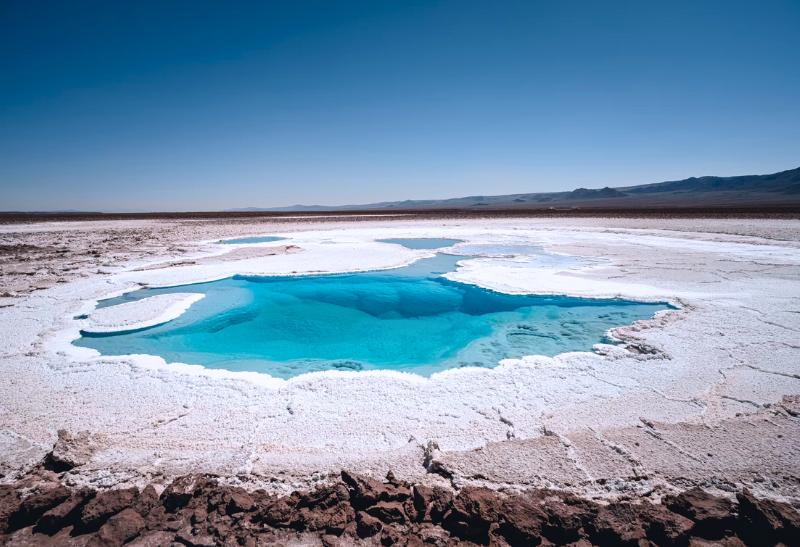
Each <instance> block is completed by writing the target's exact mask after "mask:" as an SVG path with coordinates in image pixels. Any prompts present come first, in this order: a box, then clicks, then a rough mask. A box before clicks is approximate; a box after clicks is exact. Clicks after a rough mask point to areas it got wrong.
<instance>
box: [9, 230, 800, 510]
mask: <svg viewBox="0 0 800 547" xmlns="http://www.w3.org/2000/svg"><path fill="white" fill-rule="evenodd" d="M248 235H277V236H283V237H287V238H288V240H287V241H281V242H280V243H279V244H278V243H275V244H264V245H263V247H264V248H277V247H280V248H281V249H282V251H281V252H276V253H274V254H273V253H272V252H266V251H260V252H259V251H255V252H254V251H247V252H240V253H238V254H234V255H231V254H230V253H231V247H232V246H231V245H224V246H223V245H219V244H217V243H216V242H218V241H219V240H220V239H221V238H224V237H236V236H248ZM409 237H444V238H455V239H462V240H465V241H467V242H468V243H471V244H476V243H477V244H480V243H492V244H531V245H541V246H543V247H545V248H546V249H547V250H548V251H551V252H555V253H562V254H565V255H572V256H579V257H585V258H587V259H591V260H587V261H585V263H583V264H582V265H580V266H576V265H574V264H573V265H572V266H569V267H567V268H566V269H552V268H550V269H541V268H537V267H535V265H532V264H526V263H524V262H520V261H513V260H496V259H484V258H481V259H467V258H465V260H463V261H462V262H461V263H460V267H459V269H458V270H457V271H456V272H454V273H451V274H448V277H450V278H451V279H454V280H458V281H463V282H469V283H474V284H477V285H480V286H483V287H486V288H491V289H494V290H499V291H503V292H511V293H522V292H535V293H540V294H566V295H572V296H586V297H614V296H620V297H626V298H632V299H639V300H646V301H657V300H661V301H669V302H672V303H673V304H675V305H676V306H678V308H679V309H678V310H676V311H670V312H662V313H659V314H658V315H657V316H656V317H655V318H654V319H653V320H650V321H643V322H638V323H636V324H634V325H631V326H627V327H622V328H618V329H615V330H614V331H613V332H612V333H611V334H612V336H613V337H614V338H616V339H618V340H619V341H620V342H621V343H620V344H619V345H598V346H597V347H596V348H595V352H592V353H589V352H582V353H569V354H562V355H559V356H557V357H554V358H548V357H536V356H531V357H526V358H523V359H518V360H505V361H504V362H502V364H500V365H499V366H498V367H496V368H494V369H475V368H473V369H456V370H448V371H445V372H442V373H438V374H435V375H433V376H432V377H430V378H423V377H421V376H415V375H411V374H404V373H399V372H388V371H387V372H381V371H371V372H341V371H336V372H319V373H313V374H308V375H302V376H299V377H295V378H292V379H290V380H282V379H277V378H272V377H269V376H266V375H261V374H256V373H232V372H226V371H222V370H211V369H204V368H202V367H199V366H193V365H185V364H184V365H180V364H174V363H171V364H168V363H165V362H164V361H163V360H161V359H159V358H156V357H152V356H128V357H124V358H115V357H104V356H99V355H97V353H96V352H94V351H92V350H87V349H84V348H77V347H75V346H73V345H72V344H71V343H70V342H71V340H72V339H74V338H75V337H77V336H78V331H79V328H81V324H82V323H81V321H82V320H80V319H75V317H76V316H80V315H82V314H91V313H92V312H93V310H94V306H95V302H96V301H97V300H98V299H101V298H106V297H109V296H113V295H119V294H121V293H123V292H125V291H128V290H131V289H134V288H138V287H141V286H143V285H146V286H168V285H180V284H185V283H191V282H198V281H208V280H213V279H220V278H224V277H227V276H230V275H234V274H255V275H264V274H270V275H293V274H302V273H321V272H342V271H364V270H371V269H382V268H393V267H399V266H403V265H406V264H409V263H411V262H413V261H414V260H416V259H417V258H419V257H424V256H430V255H431V252H430V251H424V250H422V251H414V250H410V249H404V248H401V247H398V246H396V245H390V244H384V243H377V242H375V240H376V239H385V238H409ZM0 239H2V244H3V245H4V246H8V247H4V248H10V249H12V250H11V251H8V252H6V254H5V256H3V261H2V263H0V267H2V274H3V281H2V283H3V286H2V288H1V289H0V294H3V295H4V296H3V297H2V298H0V306H2V307H0V373H1V374H2V378H3V381H2V382H0V424H1V427H2V430H0V472H2V473H3V474H5V475H6V477H7V478H13V477H15V476H17V475H19V474H20V473H21V472H23V471H25V470H26V469H28V468H30V466H32V465H34V464H35V463H36V462H38V461H39V460H40V459H41V458H42V456H43V455H44V454H45V453H46V452H47V451H49V450H50V449H51V447H52V445H53V443H54V441H55V439H56V432H57V430H58V429H66V430H68V431H70V432H72V433H75V434H77V433H79V432H82V431H86V432H88V434H87V435H86V436H84V437H82V439H83V441H82V442H83V443H84V444H85V446H84V448H86V449H87V452H88V453H90V454H91V456H90V457H88V458H87V461H86V462H85V463H84V464H83V465H80V466H78V467H76V468H75V469H73V470H72V471H70V473H69V474H68V480H70V481H72V482H73V483H75V484H86V483H91V484H94V485H100V486H113V485H123V484H127V483H136V484H143V483H144V482H153V481H158V480H164V481H166V480H168V479H169V478H172V477H174V476H178V475H181V474H186V473H190V472H209V473H216V474H220V475H223V476H227V477H229V478H230V480H231V481H234V482H242V483H244V484H247V485H252V486H256V485H257V486H267V487H269V488H271V489H275V490H288V489H291V488H295V487H302V486H307V485H309V484H311V483H314V482H318V481H324V480H326V478H327V477H329V476H331V474H333V473H336V472H338V470H339V469H341V468H348V469H353V470H357V471H359V472H364V473H373V474H376V475H383V474H385V473H386V471H387V470H389V469H391V470H392V471H393V472H394V473H395V474H396V475H397V476H398V477H402V478H407V479H409V480H416V481H431V482H437V481H449V482H451V483H453V484H454V485H457V486H461V485H465V484H483V485H488V486H492V487H495V488H511V489H515V488H525V487H541V486H548V487H556V488H562V489H566V490H571V491H576V492H581V493H583V494H586V495H590V496H619V495H625V494H626V493H638V494H652V495H659V494H660V493H663V492H666V491H670V490H673V489H677V488H686V487H687V486H690V485H700V486H704V487H706V488H712V489H719V490H729V491H732V490H734V489H736V488H741V487H742V486H747V487H749V488H752V489H754V490H755V491H757V492H761V493H763V494H765V495H766V494H768V495H771V496H778V497H784V498H790V499H793V500H795V501H796V500H798V499H800V493H799V491H798V487H797V485H798V480H799V479H800V440H799V439H800V435H799V434H798V433H800V431H799V429H800V428H799V427H798V424H799V423H800V422H798V412H800V408H799V406H800V405H799V404H798V396H800V222H798V221H790V220H712V219H701V220H679V219H671V220H664V219H513V220H512V219H496V220H490V219H482V220H470V221H464V220H416V219H408V220H392V221H387V220H381V219H374V220H369V221H361V222H347V221H343V220H338V219H328V220H327V221H326V222H318V221H308V220H307V219H306V220H305V221H303V220H301V219H286V220H282V221H278V220H265V221H255V220H248V221H241V220H238V221H237V220H230V221H220V220H215V221H200V220H198V221H179V220H147V221H115V222H111V221H109V222H79V223H39V224H30V225H6V226H0ZM289 246H291V249H290V248H289ZM223 247H224V248H223ZM248 247H250V248H253V249H255V248H257V247H261V245H259V246H248ZM166 304H167V303H163V302H162V303H160V304H159V305H154V306H152V308H151V309H150V310H149V311H148V309H147V306H146V305H144V306H143V305H141V304H140V305H139V306H138V308H137V310H136V314H135V323H136V324H152V321H154V320H159V321H161V320H164V318H165V317H174V315H175V313H176V312H175V309H174V308H172V309H171V311H170V313H169V314H168V315H164V314H165V307H169V306H166ZM168 304H169V305H170V306H172V305H174V304H176V303H175V302H169V303H168ZM178 304H181V303H180V302H178ZM109 310H110V308H109ZM109 313H111V312H109ZM107 319H108V318H107ZM108 321H111V320H110V319H108Z"/></svg>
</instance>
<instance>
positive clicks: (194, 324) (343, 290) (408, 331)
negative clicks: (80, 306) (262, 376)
mask: <svg viewBox="0 0 800 547" xmlns="http://www.w3.org/2000/svg"><path fill="white" fill-rule="evenodd" d="M463 259H464V257H463V256H453V255H446V254H437V255H436V256H435V257H432V258H428V259H423V260H419V261H417V262H415V263H414V264H412V265H410V266H407V267H405V268H398V269H393V270H385V271H375V272H366V273H357V274H342V275H318V276H292V277H244V276H235V277H232V278H228V279H223V280H220V281H214V282H210V283H201V284H194V285H185V286H180V287H170V288H162V289H143V290H139V291H135V292H132V293H128V294H126V295H124V296H122V297H118V298H115V299H113V300H110V301H105V302H103V303H102V304H104V305H114V304H118V303H121V302H126V301H131V300H137V299H139V298H145V297H148V296H154V295H156V294H163V293H168V292H201V293H204V294H205V295H206V298H204V299H203V300H201V301H199V302H198V303H196V304H194V305H193V306H192V307H191V308H190V309H189V311H188V312H186V313H185V314H184V315H183V316H181V317H179V318H178V319H175V320H173V321H170V322H168V323H165V324H163V325H160V326H156V327H151V328H146V329H142V330H139V331H133V332H126V333H117V334H105V335H89V334H85V333H84V335H83V336H82V337H81V338H80V339H78V340H77V341H76V342H75V343H76V344H77V345H79V346H83V347H90V348H94V349H97V350H98V351H99V352H100V353H102V354H104V355H126V354H152V355H159V356H161V357H163V358H164V359H165V360H167V361H168V362H183V363H193V364H201V365H205V366H207V367H213V368H224V369H228V370H235V371H242V370H246V371H257V372H264V373H268V374H270V375H272V376H277V377H281V378H289V377H292V376H296V375H298V374H302V373H305V372H311V371H316V370H331V369H339V370H368V369H392V370H401V371H409V372H416V373H419V374H426V375H427V374H430V373H433V372H436V371H440V370H444V369H448V368H453V367H463V366H480V367H492V366H495V365H496V364H497V362H498V361H499V360H501V359H504V358H507V357H521V356H524V355H532V354H541V355H555V354H558V353H562V352H565V351H577V350H590V349H591V347H592V345H593V344H595V343H597V342H600V341H603V339H604V333H605V332H606V331H607V330H608V329H609V328H611V327H614V326H620V325H625V324H629V323H631V322H633V321H635V320H637V319H644V318H648V317H651V316H652V315H653V314H654V313H655V312H657V311H658V310H662V309H665V308H667V307H668V306H667V305H666V304H652V303H650V304H645V303H638V302H632V301H626V300H608V299H606V300H595V299H585V298H571V297H563V296H541V295H508V294H502V293H497V292H494V291H490V290H486V289H483V288H480V287H477V286H474V285H468V284H463V283H456V282H453V281H449V280H447V279H445V278H443V277H440V275H439V274H441V273H444V272H448V271H453V270H454V269H455V267H456V262H457V261H458V260H463Z"/></svg>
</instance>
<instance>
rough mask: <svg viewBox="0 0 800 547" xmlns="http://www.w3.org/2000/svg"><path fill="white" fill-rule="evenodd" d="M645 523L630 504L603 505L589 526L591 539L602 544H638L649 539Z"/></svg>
mask: <svg viewBox="0 0 800 547" xmlns="http://www.w3.org/2000/svg"><path fill="white" fill-rule="evenodd" d="M644 526H645V523H644V522H642V519H641V518H640V515H639V512H638V511H637V510H636V509H635V508H634V507H632V506H631V505H630V504H622V503H612V504H610V505H608V506H606V507H601V508H600V509H599V510H598V511H597V516H596V517H595V518H594V520H593V522H592V523H590V526H589V530H588V531H589V534H590V538H591V541H592V542H593V543H596V544H600V545H638V544H639V542H641V541H645V540H646V539H647V532H646V530H645V527H644Z"/></svg>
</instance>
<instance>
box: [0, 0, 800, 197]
mask: <svg viewBox="0 0 800 547" xmlns="http://www.w3.org/2000/svg"><path fill="white" fill-rule="evenodd" d="M798 165H800V1H799V0H783V1H773V0H763V1H757V0H752V1H748V2H740V1H736V0H722V1H702V0H693V1H685V2H684V1H669V2H655V1H630V2H613V1H608V2H599V1H586V2H581V1H570V0H565V1H559V0H552V1H546V2H545V1H535V0H528V1H520V2H503V1H486V2H470V1H452V2H450V1H441V2H434V1H429V2H417V1H410V0H397V1H393V2H386V1H379V0H369V1H364V2H348V1H319V2H308V1H302V0H295V1H288V0H287V1H285V2H253V3H247V2H202V1H187V2H170V1H158V2H147V1H139V2H133V1H120V2H116V1H107V0H106V1H99V2H82V1H70V2H63V1H52V2H39V1H35V0H23V1H9V0H5V1H2V2H0V210H14V209H20V210H48V209H82V210H206V209H225V208H231V207H246V206H263V207H266V206H279V205H287V204H293V203H306V204H311V203H324V204H333V205H335V204H346V203H364V202H371V201H381V200H395V199H406V198H437V197H454V196H463V195H470V194H485V195H488V194H504V193H512V192H537V191H551V190H562V189H572V188H575V187H577V186H588V187H601V186H605V185H610V186H617V185H630V184H638V183H648V182H657V181H661V180H669V179H677V178H684V177H687V176H692V175H708V174H715V175H733V174H751V173H768V172H774V171H780V170H783V169H789V168H794V167H797V166H798Z"/></svg>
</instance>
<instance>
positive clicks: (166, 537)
mask: <svg viewBox="0 0 800 547" xmlns="http://www.w3.org/2000/svg"><path fill="white" fill-rule="evenodd" d="M174 539H175V533H174V532H164V531H160V530H158V531H155V532H144V533H142V534H140V535H139V537H137V538H136V539H134V540H132V541H131V542H130V543H127V544H126V547H163V546H164V545H170V544H171V543H172V542H173V540H174Z"/></svg>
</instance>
